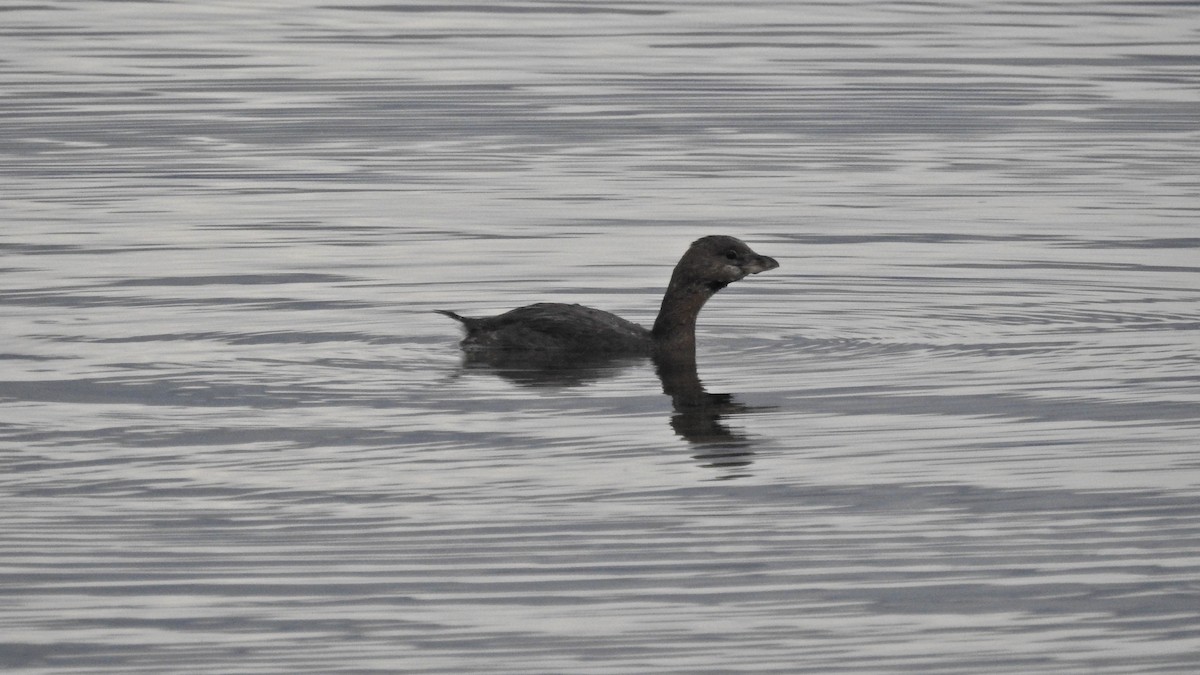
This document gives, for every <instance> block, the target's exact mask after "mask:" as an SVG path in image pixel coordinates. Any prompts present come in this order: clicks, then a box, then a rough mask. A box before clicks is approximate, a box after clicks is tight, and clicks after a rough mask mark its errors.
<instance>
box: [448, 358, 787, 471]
mask: <svg viewBox="0 0 1200 675" xmlns="http://www.w3.org/2000/svg"><path fill="white" fill-rule="evenodd" d="M648 360H649V359H646V358H645V357H643V358H637V357H625V358H621V357H594V358H589V359H578V358H576V359H570V360H568V359H562V358H552V357H545V356H538V355H530V354H519V353H511V352H475V353H470V352H468V353H466V354H465V355H464V360H463V367H464V368H465V369H466V370H471V371H478V372H488V373H491V374H494V375H497V376H499V377H501V378H504V379H505V380H508V381H509V382H512V383H514V384H517V385H520V386H526V387H534V388H555V389H558V388H562V387H578V386H587V385H589V384H594V383H596V382H600V381H602V380H605V379H608V378H611V377H614V376H616V375H617V374H618V373H620V372H622V371H624V370H627V369H629V368H632V367H637V366H639V365H645V364H646V362H647V361H648ZM653 364H654V370H655V373H656V374H657V375H658V378H659V380H660V381H661V383H662V390H663V393H664V394H666V395H667V396H669V397H670V399H671V409H672V410H671V417H670V421H669V422H670V426H671V429H672V430H673V431H674V432H675V434H676V435H678V436H679V437H680V438H682V439H684V440H686V441H687V442H688V443H690V444H691V445H692V446H693V447H694V448H695V449H696V450H697V454H695V455H693V458H695V459H696V460H698V461H700V462H702V464H703V466H706V467H710V468H715V469H725V470H735V469H738V468H739V467H746V466H749V465H750V464H752V463H753V459H752V458H753V456H754V452H753V450H751V447H752V445H753V442H752V440H751V438H750V437H749V436H748V435H747V434H745V433H743V432H741V431H737V430H734V429H732V428H730V426H729V425H728V424H726V422H725V418H726V417H728V416H730V415H745V414H750V413H755V412H763V411H766V410H769V409H770V408H768V407H762V406H749V405H746V404H744V403H741V402H740V401H738V400H737V398H736V397H735V396H734V395H733V394H723V393H720V394H713V393H709V392H708V390H707V389H705V387H704V383H703V382H702V381H701V380H700V376H699V374H698V373H697V371H696V359H695V355H694V353H690V354H687V355H684V356H683V357H681V358H672V359H663V358H654V359H653ZM743 475H746V474H744V473H730V474H726V475H723V476H721V479H722V480H728V479H730V478H737V477H740V476H743Z"/></svg>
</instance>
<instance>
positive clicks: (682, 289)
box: [436, 235, 779, 357]
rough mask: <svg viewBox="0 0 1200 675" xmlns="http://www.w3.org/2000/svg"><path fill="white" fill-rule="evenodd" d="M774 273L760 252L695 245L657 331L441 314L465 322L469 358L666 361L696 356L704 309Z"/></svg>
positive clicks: (532, 317)
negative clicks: (738, 284)
mask: <svg viewBox="0 0 1200 675" xmlns="http://www.w3.org/2000/svg"><path fill="white" fill-rule="evenodd" d="M776 267H779V263H777V262H775V259H774V258H768V257H767V256H765V255H759V254H757V253H755V252H754V251H752V250H750V247H749V246H747V245H746V244H745V243H743V242H742V241H741V240H740V239H736V238H734V237H726V236H721V235H714V236H710V237H704V238H702V239H697V240H696V241H695V242H693V243H692V245H691V247H690V248H688V250H687V252H686V253H684V254H683V257H682V258H680V259H679V263H678V264H676V265H675V271H674V272H672V273H671V283H670V284H669V285H668V286H667V292H666V294H664V295H663V301H662V307H661V308H660V309H659V311H658V319H656V320H655V321H654V328H653V329H652V330H646V329H645V328H643V327H641V326H639V325H637V324H636V323H632V322H629V321H626V320H625V319H622V318H621V317H619V316H616V315H615V314H610V313H608V312H603V311H600V310H598V309H592V308H591V307H583V306H581V305H566V304H560V303H550V302H543V303H538V304H536V305H528V306H526V307H519V308H517V309H514V310H512V311H510V312H505V313H504V314H500V315H497V316H487V317H479V318H472V317H465V316H459V315H458V314H455V313H454V312H449V311H446V310H436V311H438V312H439V313H441V314H445V315H446V316H448V317H450V318H452V319H456V320H458V321H461V322H462V324H463V326H465V327H466V329H467V337H466V338H465V339H464V340H463V341H462V346H463V349H465V350H468V351H472V352H476V351H493V350H495V351H501V350H503V351H511V352H531V353H532V352H540V353H542V354H561V355H573V354H578V355H581V356H604V355H608V356H613V355H654V356H663V357H670V356H676V355H686V354H694V353H695V349H696V316H697V315H698V314H700V308H702V307H703V306H704V303H705V302H706V301H707V300H708V299H709V298H711V297H712V296H713V294H714V293H716V292H717V291H719V290H721V289H722V288H725V287H726V286H728V285H729V284H731V283H733V282H735V281H738V280H739V279H742V278H744V277H746V276H747V275H750V274H758V273H759V272H764V271H766V270H773V269H775V268H776Z"/></svg>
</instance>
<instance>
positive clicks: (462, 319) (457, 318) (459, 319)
mask: <svg viewBox="0 0 1200 675" xmlns="http://www.w3.org/2000/svg"><path fill="white" fill-rule="evenodd" d="M433 311H435V312H437V313H438V314H444V315H445V316H448V317H450V318H451V319H454V320H455V321H457V322H459V323H461V324H464V325H465V324H466V323H467V317H465V316H461V315H459V314H456V313H455V312H451V311H450V310H448V309H435V310H433Z"/></svg>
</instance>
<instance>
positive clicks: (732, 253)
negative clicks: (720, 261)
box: [725, 249, 738, 260]
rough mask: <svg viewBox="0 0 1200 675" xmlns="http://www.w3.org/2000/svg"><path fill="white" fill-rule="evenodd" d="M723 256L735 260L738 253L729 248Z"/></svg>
mask: <svg viewBox="0 0 1200 675" xmlns="http://www.w3.org/2000/svg"><path fill="white" fill-rule="evenodd" d="M725 258H726V259H727V260H737V259H738V253H737V251H735V250H733V249H729V250H728V251H726V252H725Z"/></svg>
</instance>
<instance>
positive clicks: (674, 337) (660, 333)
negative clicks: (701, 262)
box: [650, 275, 721, 353]
mask: <svg viewBox="0 0 1200 675" xmlns="http://www.w3.org/2000/svg"><path fill="white" fill-rule="evenodd" d="M720 288H721V287H719V286H711V285H706V284H703V283H696V282H693V281H688V280H685V279H680V278H678V277H677V276H676V275H672V276H671V283H670V284H669V285H668V286H667V292H666V294H664V295H663V301H662V307H660V308H659V310H658V318H657V319H655V321H654V329H653V330H652V331H651V332H650V333H651V335H652V336H653V337H654V342H655V346H656V347H657V349H658V351H659V352H660V353H685V352H691V353H695V350H696V317H697V316H699V315H700V309H701V308H703V307H704V303H705V302H708V299H709V298H711V297H712V296H713V294H714V293H716V292H717V291H718V290H720Z"/></svg>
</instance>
